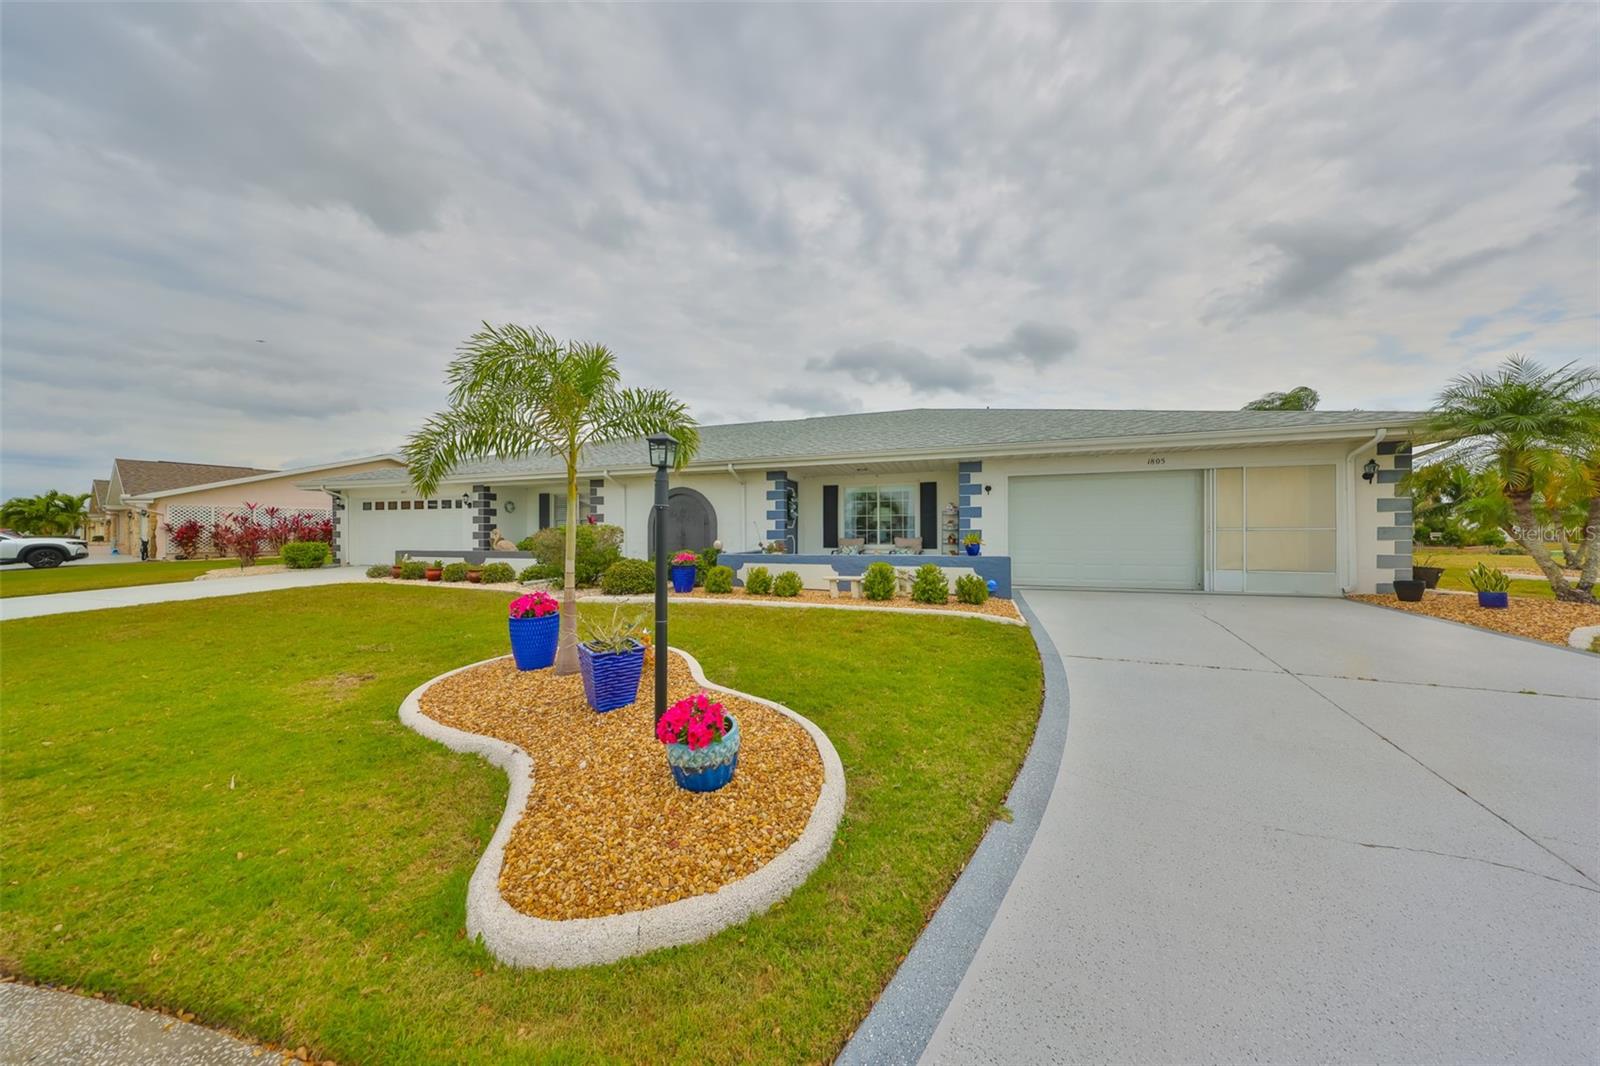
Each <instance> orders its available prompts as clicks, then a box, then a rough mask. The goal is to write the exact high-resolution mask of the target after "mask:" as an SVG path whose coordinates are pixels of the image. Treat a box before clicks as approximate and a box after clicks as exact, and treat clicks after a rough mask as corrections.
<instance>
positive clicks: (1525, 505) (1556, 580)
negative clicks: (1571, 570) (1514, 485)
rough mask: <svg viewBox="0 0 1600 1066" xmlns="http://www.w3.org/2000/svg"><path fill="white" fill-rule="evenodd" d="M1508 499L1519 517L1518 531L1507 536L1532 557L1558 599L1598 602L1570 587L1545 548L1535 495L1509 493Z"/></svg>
mask: <svg viewBox="0 0 1600 1066" xmlns="http://www.w3.org/2000/svg"><path fill="white" fill-rule="evenodd" d="M1506 498H1507V499H1508V500H1510V502H1511V511H1512V513H1513V514H1515V515H1516V516H1517V521H1516V525H1515V527H1514V528H1512V529H1508V530H1507V531H1506V532H1508V533H1510V534H1511V536H1512V538H1513V539H1514V540H1516V542H1517V543H1518V544H1520V545H1522V546H1523V547H1524V548H1526V549H1527V552H1528V554H1529V555H1531V556H1533V561H1534V562H1535V563H1537V564H1538V566H1539V569H1540V571H1541V572H1543V574H1544V576H1545V577H1546V578H1548V579H1549V580H1550V588H1551V590H1552V591H1553V592H1554V593H1555V594H1556V599H1558V600H1565V601H1566V602H1568V603H1593V602H1595V600H1594V596H1593V595H1591V594H1590V593H1588V592H1580V591H1578V590H1577V589H1575V588H1573V587H1572V586H1571V585H1569V584H1567V575H1566V574H1563V573H1562V572H1561V567H1559V566H1557V565H1556V561H1555V560H1554V559H1553V558H1551V557H1550V550H1549V549H1548V548H1546V547H1545V546H1544V538H1543V537H1541V536H1540V535H1539V523H1538V521H1537V520H1536V519H1535V518H1534V515H1533V493H1532V492H1507V493H1506Z"/></svg>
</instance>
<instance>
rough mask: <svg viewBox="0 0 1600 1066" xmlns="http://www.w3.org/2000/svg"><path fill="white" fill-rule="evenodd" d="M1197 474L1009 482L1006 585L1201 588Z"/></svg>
mask: <svg viewBox="0 0 1600 1066" xmlns="http://www.w3.org/2000/svg"><path fill="white" fill-rule="evenodd" d="M1201 477H1202V475H1201V472H1200V471H1198V470H1175V471H1151V472H1148V473H1145V472H1141V473H1136V474H1070V475H1060V476H1040V477H1013V478H1012V479H1011V484H1010V494H1011V504H1010V516H1009V522H1010V529H1009V537H1008V539H1009V541H1010V548H1011V571H1012V580H1013V581H1014V582H1015V583H1016V584H1018V585H1044V586H1051V585H1055V586H1063V587H1075V588H1119V589H1139V588H1149V589H1198V588H1200V587H1201V579H1202V573H1201V546H1202V544H1203V543H1204V539H1205V538H1204V532H1203V525H1202V523H1203V516H1204V503H1203V499H1204V497H1203V490H1202V480H1201Z"/></svg>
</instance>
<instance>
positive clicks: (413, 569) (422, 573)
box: [400, 559, 428, 581]
mask: <svg viewBox="0 0 1600 1066" xmlns="http://www.w3.org/2000/svg"><path fill="white" fill-rule="evenodd" d="M427 576H428V564H427V563H425V562H423V561H422V560H420V559H407V560H406V561H405V562H403V563H401V564H400V580H401V581H421V580H422V579H423V578H425V577H427Z"/></svg>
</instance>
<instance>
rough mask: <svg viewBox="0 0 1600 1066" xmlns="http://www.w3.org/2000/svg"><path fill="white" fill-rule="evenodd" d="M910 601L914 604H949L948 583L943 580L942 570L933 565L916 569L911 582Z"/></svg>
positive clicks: (926, 564)
mask: <svg viewBox="0 0 1600 1066" xmlns="http://www.w3.org/2000/svg"><path fill="white" fill-rule="evenodd" d="M911 599H912V600H913V601H914V602H916V603H947V602H949V599H950V583H949V582H948V581H946V580H945V576H944V570H943V569H941V568H940V567H937V566H935V565H934V564H933V563H923V564H922V565H921V566H919V567H917V574H916V576H915V577H914V578H912V580H911Z"/></svg>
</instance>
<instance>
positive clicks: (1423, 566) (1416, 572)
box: [1411, 555, 1444, 589]
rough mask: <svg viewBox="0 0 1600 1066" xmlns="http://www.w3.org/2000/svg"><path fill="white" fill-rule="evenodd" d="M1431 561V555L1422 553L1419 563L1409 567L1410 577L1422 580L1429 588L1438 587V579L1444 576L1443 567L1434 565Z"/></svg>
mask: <svg viewBox="0 0 1600 1066" xmlns="http://www.w3.org/2000/svg"><path fill="white" fill-rule="evenodd" d="M1433 563H1434V558H1433V556H1431V555H1424V556H1423V557H1422V561H1421V562H1420V563H1417V564H1415V565H1413V566H1412V567H1411V577H1412V579H1413V580H1415V581H1420V582H1422V583H1423V584H1424V585H1426V586H1428V587H1429V588H1430V589H1436V588H1438V587H1439V579H1440V578H1441V577H1443V576H1444V567H1442V566H1434V565H1433Z"/></svg>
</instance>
